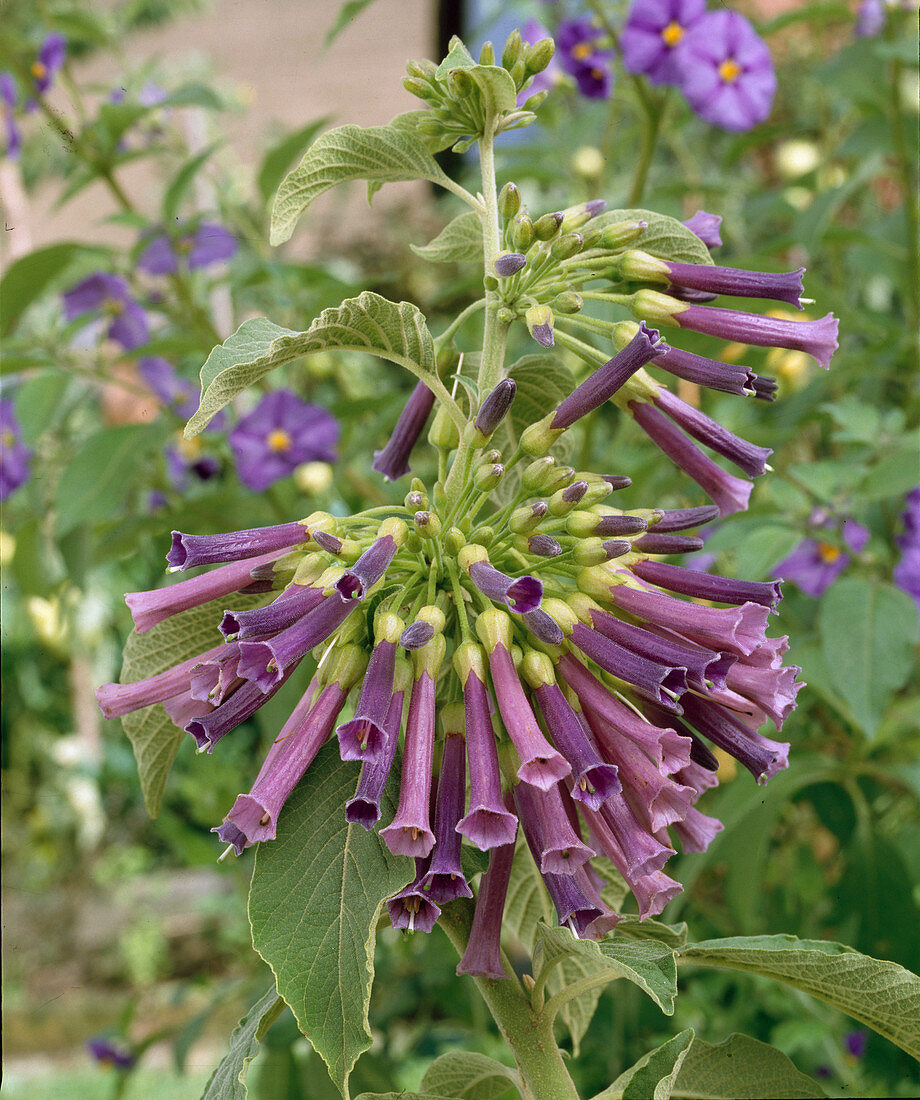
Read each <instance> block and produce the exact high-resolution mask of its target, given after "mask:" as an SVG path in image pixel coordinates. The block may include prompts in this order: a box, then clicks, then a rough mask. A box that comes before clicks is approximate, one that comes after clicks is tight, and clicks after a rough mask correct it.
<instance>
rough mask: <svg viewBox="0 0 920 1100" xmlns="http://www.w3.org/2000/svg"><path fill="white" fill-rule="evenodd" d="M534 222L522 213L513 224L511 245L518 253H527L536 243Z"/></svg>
mask: <svg viewBox="0 0 920 1100" xmlns="http://www.w3.org/2000/svg"><path fill="white" fill-rule="evenodd" d="M534 236H535V234H534V231H533V222H532V221H531V220H530V218H529V216H528V215H527V214H526V213H524V212H521V213H520V214H518V215H517V217H516V218H515V219H514V221H513V222H512V223H511V244H512V245H513V246H514V249H515V251H516V252H526V251H527V249H528V248H530V246H531V245H532V244H533V242H534Z"/></svg>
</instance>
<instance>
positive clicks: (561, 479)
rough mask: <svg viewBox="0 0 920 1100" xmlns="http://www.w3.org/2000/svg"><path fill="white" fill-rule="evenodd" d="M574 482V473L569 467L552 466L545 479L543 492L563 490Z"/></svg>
mask: <svg viewBox="0 0 920 1100" xmlns="http://www.w3.org/2000/svg"><path fill="white" fill-rule="evenodd" d="M574 480H575V471H574V470H573V469H572V467H571V466H554V467H553V469H552V470H550V471H549V473H548V474H547V477H546V485H545V486H544V490H543V491H544V492H546V493H554V492H555V491H556V490H557V489H564V488H565V486H566V485H571V484H572V482H573V481H574Z"/></svg>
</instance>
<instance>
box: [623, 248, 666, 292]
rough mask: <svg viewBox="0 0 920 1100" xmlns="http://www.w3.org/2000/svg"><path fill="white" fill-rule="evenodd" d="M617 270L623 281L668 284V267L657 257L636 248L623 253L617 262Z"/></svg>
mask: <svg viewBox="0 0 920 1100" xmlns="http://www.w3.org/2000/svg"><path fill="white" fill-rule="evenodd" d="M617 268H618V270H619V272H620V275H621V276H622V277H623V278H624V279H636V280H639V281H641V282H647V283H665V284H667V283H669V282H670V281H671V279H670V275H669V274H668V265H667V264H666V263H665V262H664V260H659V259H658V257H657V256H652V255H651V254H650V253H648V252H642V251H641V250H640V249H638V248H633V249H630V250H629V252H624V253H623V255H622V256H621V257H620V258H619V260H618V261H617Z"/></svg>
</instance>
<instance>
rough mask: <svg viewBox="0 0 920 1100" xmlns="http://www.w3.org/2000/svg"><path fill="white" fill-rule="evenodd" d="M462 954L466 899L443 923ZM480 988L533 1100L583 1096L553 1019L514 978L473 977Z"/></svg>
mask: <svg viewBox="0 0 920 1100" xmlns="http://www.w3.org/2000/svg"><path fill="white" fill-rule="evenodd" d="M438 923H439V924H440V925H441V927H442V928H443V929H444V932H445V933H446V935H447V938H448V939H449V940H450V942H451V943H452V944H453V945H454V947H455V948H456V950H457V952H458V954H460V955H461V956H462V955H463V953H464V951H465V950H466V945H467V943H468V942H469V938H470V928H471V926H472V923H473V905H472V902H469V901H466V900H461V901H457V902H455V903H454V904H453V905H451V906H450V907H449V909H447V910H445V912H444V913H443V914H442V915H441V918H440V920H439V922H438ZM473 981H474V982H475V983H476V988H477V989H478V990H479V993H480V995H481V996H482V999H483V1000H484V1001H485V1003H486V1005H487V1007H488V1009H489V1012H491V1013H492V1018H493V1019H494V1020H495V1022H496V1024H497V1025H498V1029H499V1031H500V1032H501V1033H502V1037H503V1038H504V1040H505V1042H506V1043H507V1044H508V1047H509V1049H510V1051H511V1053H512V1055H513V1057H514V1061H515V1063H516V1064H517V1067H518V1070H519V1071H520V1074H521V1078H522V1083H523V1085H524V1090H525V1091H524V1095H525V1097H532V1098H533V1100H578V1090H577V1089H576V1088H575V1084H574V1082H573V1081H572V1078H571V1077H570V1076H569V1071H568V1069H566V1065H565V1062H564V1061H563V1060H562V1054H561V1053H560V1051H559V1047H558V1046H557V1044H556V1040H555V1038H554V1036H553V1025H552V1020H551V1019H549V1018H548V1017H547V1016H546V1015H545V1013H544V1014H540V1015H538V1014H537V1013H535V1012H534V1010H533V1006H532V1005H531V1003H530V1001H529V1000H528V998H527V996H526V994H525V993H524V990H523V989H522V988H521V985H520V984H519V983H518V982H517V981H516V980H515V979H514V978H511V979H498V980H495V979H492V978H474V979H473Z"/></svg>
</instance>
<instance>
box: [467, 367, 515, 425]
mask: <svg viewBox="0 0 920 1100" xmlns="http://www.w3.org/2000/svg"><path fill="white" fill-rule="evenodd" d="M516 392H517V383H516V382H515V381H514V379H513V378H503V379H502V380H501V382H499V383H498V385H497V386H496V387H495V389H494V390H492V392H491V393H490V394H489V395H488V396H487V397H486V399H485V401H483V403H482V407H481V408H480V410H479V412H478V413H477V414H476V420H475V423H474V425H473V426H474V427H475V428H476V430H477V431H478V432H480V433H481V434H482V435H484V436H485V437H486V438H487V439H488V438H489V436H491V435H492V433H493V432H494V431H495V429H496V428H497V427H498V426H499V424H501V422H502V421H503V420H504V419H505V417H506V416H507V415H508V410H509V409H510V408H511V405H512V402H513V401H514V395H515V393H516Z"/></svg>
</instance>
